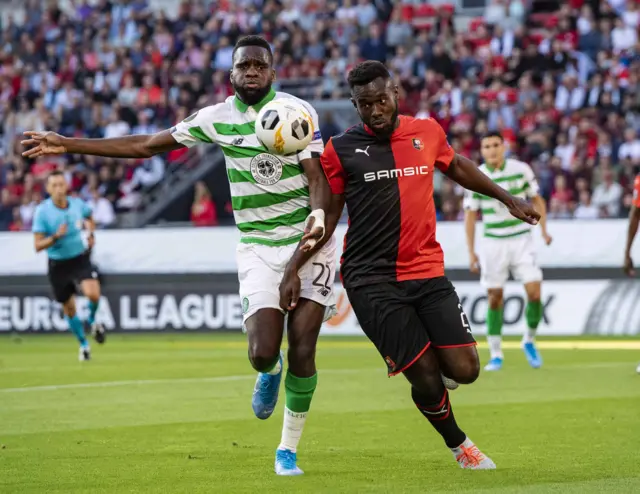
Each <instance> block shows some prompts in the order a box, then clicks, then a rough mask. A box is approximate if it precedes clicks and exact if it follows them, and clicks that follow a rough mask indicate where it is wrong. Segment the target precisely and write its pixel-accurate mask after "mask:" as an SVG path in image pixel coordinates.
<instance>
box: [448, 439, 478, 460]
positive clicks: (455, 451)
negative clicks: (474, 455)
mask: <svg viewBox="0 0 640 494" xmlns="http://www.w3.org/2000/svg"><path fill="white" fill-rule="evenodd" d="M463 446H464V447H465V448H470V447H471V446H473V441H472V440H471V439H469V438H468V437H465V438H464V442H463V443H462V444H461V445H460V446H458V447H457V448H450V449H451V451H452V452H453V454H454V456H457V455H459V454H460V453H462V447H463Z"/></svg>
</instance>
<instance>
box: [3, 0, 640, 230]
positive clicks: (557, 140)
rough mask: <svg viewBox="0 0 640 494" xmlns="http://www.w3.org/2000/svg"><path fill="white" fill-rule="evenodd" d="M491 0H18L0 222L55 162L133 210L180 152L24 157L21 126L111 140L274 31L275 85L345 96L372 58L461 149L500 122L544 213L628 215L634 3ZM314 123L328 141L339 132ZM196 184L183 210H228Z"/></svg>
mask: <svg viewBox="0 0 640 494" xmlns="http://www.w3.org/2000/svg"><path fill="white" fill-rule="evenodd" d="M487 2H488V3H489V5H488V6H487V7H486V9H485V14H484V16H483V17H481V18H473V19H463V18H461V16H460V14H459V13H457V12H455V9H454V8H453V6H452V5H447V4H444V5H437V6H434V5H430V4H426V3H424V2H422V1H417V0H415V1H410V0H406V1H404V2H392V1H391V0H377V1H374V0H357V1H355V0H354V1H351V0H342V1H332V0H288V1H287V0H282V1H275V0H267V1H258V0H220V1H211V2H209V1H198V0H193V1H185V2H182V3H181V4H180V6H179V8H178V12H177V15H176V16H171V17H169V16H167V15H166V14H165V13H164V12H162V11H158V10H156V9H152V8H151V6H150V5H149V2H148V0H96V1H88V0H67V1H66V2H58V1H51V2H43V1H41V0H25V1H24V2H23V5H24V19H21V20H20V21H18V20H17V18H16V19H12V18H11V17H7V18H6V19H5V21H4V22H3V24H2V27H1V30H0V114H1V115H2V122H3V125H2V128H0V132H1V133H2V136H1V139H0V145H1V146H2V157H1V158H0V160H1V161H0V170H1V174H0V180H1V183H2V189H1V192H0V194H1V196H0V229H12V230H20V229H28V228H29V227H30V223H31V220H32V216H33V210H34V208H35V205H36V204H37V203H38V202H39V201H40V200H41V199H42V197H43V194H44V190H43V183H42V179H43V177H45V176H46V175H47V173H48V172H49V171H50V170H52V169H54V168H62V169H63V170H64V171H65V173H66V174H67V178H68V180H69V183H70V184H71V187H72V190H73V193H74V194H77V195H79V196H80V197H83V198H84V199H86V200H88V201H91V202H92V204H93V206H94V208H95V211H96V212H95V214H96V216H100V218H97V219H98V222H99V224H101V225H102V226H104V227H107V226H109V225H112V224H113V222H114V221H115V215H116V213H117V212H120V211H129V210H135V209H136V208H137V207H138V205H139V203H140V198H141V195H142V194H144V192H145V191H146V190H149V189H150V188H152V187H153V186H154V185H155V184H157V183H158V181H159V180H160V179H161V178H162V176H163V175H164V173H165V169H166V168H167V167H168V166H170V165H171V164H178V165H179V164H183V163H188V162H189V160H190V158H191V156H190V154H189V152H188V151H186V150H180V151H178V152H174V153H170V154H169V155H168V156H164V157H162V158H160V157H156V158H154V159H151V160H144V161H135V160H108V159H100V158H93V157H79V156H66V157H63V158H61V159H51V158H41V159H38V160H35V161H26V160H24V159H22V157H21V156H20V153H21V148H20V144H19V142H20V136H21V134H22V132H23V131H25V130H55V131H57V132H60V133H62V134H64V135H72V136H85V137H116V136H122V135H125V134H129V133H152V132H155V131H157V130H162V129H165V128H168V127H171V126H172V125H174V124H175V123H176V122H178V121H180V120H182V119H183V118H185V117H186V116H188V115H189V114H190V113H191V112H192V111H193V110H194V109H195V108H199V107H202V106H207V105H210V104H215V103H218V102H220V101H223V100H224V99H225V98H226V97H227V96H229V95H230V94H232V88H231V86H230V84H229V82H228V81H229V79H228V72H229V69H230V68H231V54H232V50H233V44H234V43H235V41H236V40H237V38H238V37H240V36H242V35H244V34H249V33H257V34H261V35H263V36H265V37H266V38H267V39H268V40H269V41H270V42H271V43H272V46H273V49H274V54H275V62H276V67H277V76H278V82H277V88H278V89H280V90H283V91H287V92H291V93H293V94H296V95H298V96H300V97H303V98H305V99H308V100H313V99H325V100H336V101H337V100H344V99H345V97H347V95H348V88H347V86H346V74H347V73H348V71H349V70H350V68H351V67H353V65H354V64H356V63H358V62H359V61H361V60H364V59H376V60H380V61H383V62H385V63H387V64H388V66H389V67H390V69H391V70H392V72H393V76H394V78H395V79H396V81H397V83H398V86H399V88H400V112H401V113H404V114H416V115H417V116H419V117H427V116H431V117H433V118H435V119H437V120H438V121H439V122H440V124H441V125H442V126H443V127H444V129H445V131H446V132H447V133H448V136H449V139H450V142H451V144H452V146H453V147H454V148H455V149H456V150H457V151H458V152H459V153H461V154H463V155H465V156H468V157H470V158H472V159H474V160H476V161H478V162H480V161H481V157H480V156H479V136H480V135H482V134H483V133H484V132H486V131H488V130H499V131H501V132H502V133H503V135H504V137H505V139H506V142H507V145H508V148H509V152H510V154H511V155H513V156H517V157H518V158H520V159H522V160H524V161H527V162H529V163H531V165H532V166H533V168H534V171H535V173H536V175H537V176H538V178H539V181H540V185H541V188H542V193H543V195H544V197H545V198H546V199H547V200H548V204H549V214H550V217H553V218H572V217H577V218H601V217H619V216H621V215H624V214H625V213H626V211H627V210H628V208H629V205H630V194H631V187H632V184H633V178H634V175H635V174H636V173H637V172H638V169H639V168H640V139H639V138H638V135H639V134H638V132H639V130H640V116H639V115H640V113H639V112H638V110H639V106H640V87H639V84H638V81H639V78H640V59H639V54H640V44H639V41H638V28H639V22H640V8H639V5H638V2H637V1H636V0H608V1H607V0H569V1H567V2H552V1H534V0H487ZM348 111H351V110H348ZM321 124H322V131H323V134H324V138H325V139H328V137H330V135H335V134H337V133H338V132H341V131H342V130H343V129H339V128H337V127H336V126H335V124H332V123H331V122H330V121H329V120H328V121H327V122H324V123H323V122H321ZM197 189H198V190H197V191H196V201H195V203H194V207H193V209H192V212H191V215H192V220H193V223H194V224H197V225H210V224H216V223H217V221H218V220H217V218H218V216H224V215H228V214H229V211H228V210H225V208H223V210H222V211H216V210H215V208H213V212H211V211H210V209H211V207H210V206H211V204H213V202H212V200H211V197H210V195H209V193H208V191H207V190H206V186H205V185H204V184H199V185H198V186H197ZM461 195H462V191H461V190H460V189H459V188H458V187H455V186H454V184H452V183H451V182H449V181H448V180H446V179H441V182H440V183H439V184H438V192H437V196H436V203H437V206H438V211H439V216H440V218H441V219H443V220H457V219H460V217H461V215H462V210H461ZM98 212H100V213H99V214H98ZM185 219H186V218H185Z"/></svg>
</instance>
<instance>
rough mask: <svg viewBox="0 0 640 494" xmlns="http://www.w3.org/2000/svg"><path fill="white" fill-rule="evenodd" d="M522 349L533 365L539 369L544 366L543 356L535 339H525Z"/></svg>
mask: <svg viewBox="0 0 640 494" xmlns="http://www.w3.org/2000/svg"><path fill="white" fill-rule="evenodd" d="M522 351H523V352H524V356H525V357H526V358H527V362H529V365H530V366H531V367H533V368H534V369H539V368H540V367H541V366H542V357H540V354H539V353H538V349H537V348H536V344H535V343H534V342H533V341H523V342H522Z"/></svg>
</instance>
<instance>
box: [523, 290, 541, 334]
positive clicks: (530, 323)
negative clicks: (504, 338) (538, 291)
mask: <svg viewBox="0 0 640 494" xmlns="http://www.w3.org/2000/svg"><path fill="white" fill-rule="evenodd" d="M524 315H525V318H526V319H527V328H529V329H527V332H526V333H525V334H524V336H523V338H522V341H523V342H524V343H529V342H533V341H534V340H535V338H536V331H537V330H538V325H539V324H540V321H542V302H541V301H540V300H537V301H535V302H528V303H527V307H526V308H525V310H524Z"/></svg>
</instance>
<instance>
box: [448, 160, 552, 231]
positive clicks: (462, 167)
mask: <svg viewBox="0 0 640 494" xmlns="http://www.w3.org/2000/svg"><path fill="white" fill-rule="evenodd" d="M444 173H445V174H446V175H447V176H448V177H449V178H450V179H451V180H453V181H454V182H457V183H459V184H460V185H462V186H463V187H464V188H465V189H469V190H472V191H474V192H477V193H478V194H482V195H484V196H488V197H492V198H494V199H497V200H498V201H500V202H501V203H502V204H504V205H505V206H506V207H507V208H508V209H509V212H510V213H511V214H512V215H513V216H515V217H516V218H518V219H520V220H522V221H525V222H527V223H530V224H532V225H535V224H537V223H538V220H539V219H540V213H538V212H537V211H536V210H535V209H534V208H533V206H531V205H530V204H529V203H527V202H526V201H523V200H522V199H518V198H517V197H514V196H512V195H511V194H509V192H507V191H506V190H504V189H503V188H502V187H500V186H499V185H497V184H496V183H495V182H493V180H491V179H490V178H489V177H487V176H486V175H485V174H484V173H482V172H481V171H480V170H479V169H478V166H477V165H476V164H475V163H474V162H473V161H471V160H468V159H467V158H465V157H464V156H460V155H459V154H456V155H455V156H454V157H453V159H452V160H451V163H450V164H449V166H448V168H447V169H446V170H445V171H444Z"/></svg>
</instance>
